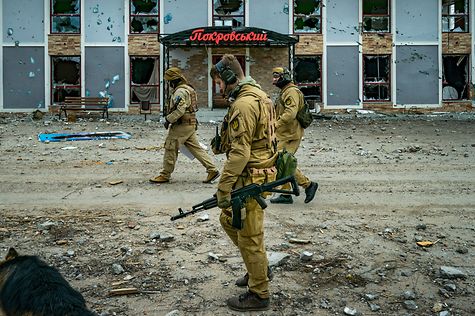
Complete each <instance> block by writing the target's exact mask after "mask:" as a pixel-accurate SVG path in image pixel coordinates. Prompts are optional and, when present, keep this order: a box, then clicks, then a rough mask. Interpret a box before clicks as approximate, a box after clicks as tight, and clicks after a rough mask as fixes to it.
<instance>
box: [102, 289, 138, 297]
mask: <svg viewBox="0 0 475 316" xmlns="http://www.w3.org/2000/svg"><path fill="white" fill-rule="evenodd" d="M138 293H139V290H138V289H137V288H135V287H126V288H122V289H114V290H111V291H110V292H109V295H111V296H118V295H129V294H138Z"/></svg>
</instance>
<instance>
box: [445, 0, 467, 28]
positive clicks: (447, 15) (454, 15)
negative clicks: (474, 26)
mask: <svg viewBox="0 0 475 316" xmlns="http://www.w3.org/2000/svg"><path fill="white" fill-rule="evenodd" d="M464 2H465V5H466V9H465V12H466V13H454V14H450V13H448V14H444V2H443V1H442V33H469V32H470V1H469V0H464ZM447 11H449V10H448V8H447ZM447 17H448V19H449V20H450V18H454V23H455V20H456V19H457V17H465V19H466V26H467V28H466V30H465V31H461V32H454V31H450V30H449V31H444V18H447Z"/></svg>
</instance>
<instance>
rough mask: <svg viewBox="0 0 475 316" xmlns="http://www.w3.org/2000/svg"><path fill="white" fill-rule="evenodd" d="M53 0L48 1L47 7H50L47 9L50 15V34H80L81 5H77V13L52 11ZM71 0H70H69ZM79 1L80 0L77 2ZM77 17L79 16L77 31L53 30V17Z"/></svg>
mask: <svg viewBox="0 0 475 316" xmlns="http://www.w3.org/2000/svg"><path fill="white" fill-rule="evenodd" d="M53 1H54V0H50V3H49V7H50V10H49V15H50V22H49V27H50V34H81V5H79V13H77V14H76V13H59V14H58V13H56V14H55V13H53V9H54V6H53ZM71 1H72V0H71ZM79 1H81V0H79ZM79 3H81V2H79ZM61 16H63V17H78V18H79V30H78V32H56V31H54V30H53V22H54V17H61Z"/></svg>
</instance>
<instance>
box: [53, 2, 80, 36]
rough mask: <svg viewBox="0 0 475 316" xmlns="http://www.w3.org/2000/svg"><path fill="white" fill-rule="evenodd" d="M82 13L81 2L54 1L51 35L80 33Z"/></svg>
mask: <svg viewBox="0 0 475 316" xmlns="http://www.w3.org/2000/svg"><path fill="white" fill-rule="evenodd" d="M80 13H81V4H80V1H79V0H52V1H51V33H73V34H74V33H76V34H77V33H80V30H81V14H80Z"/></svg>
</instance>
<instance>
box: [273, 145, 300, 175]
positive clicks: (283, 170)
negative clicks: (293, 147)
mask: <svg viewBox="0 0 475 316" xmlns="http://www.w3.org/2000/svg"><path fill="white" fill-rule="evenodd" d="M275 167H276V168H277V179H282V178H285V177H288V176H292V175H294V174H295V170H296V169H297V158H295V156H294V154H292V153H291V152H288V151H287V150H286V149H285V148H284V149H283V150H282V151H279V153H278V154H277V160H276V162H275Z"/></svg>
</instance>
